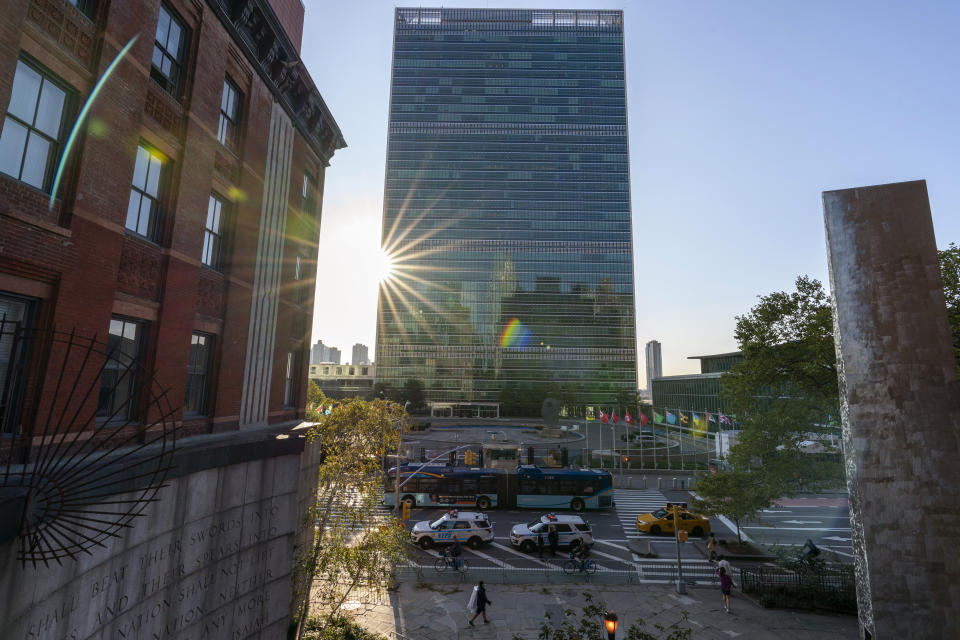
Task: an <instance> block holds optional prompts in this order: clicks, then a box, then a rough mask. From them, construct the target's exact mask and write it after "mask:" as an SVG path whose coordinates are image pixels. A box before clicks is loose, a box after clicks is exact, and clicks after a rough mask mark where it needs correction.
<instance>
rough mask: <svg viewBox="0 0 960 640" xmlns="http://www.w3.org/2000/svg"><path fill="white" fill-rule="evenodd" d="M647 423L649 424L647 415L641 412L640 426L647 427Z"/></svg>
mask: <svg viewBox="0 0 960 640" xmlns="http://www.w3.org/2000/svg"><path fill="white" fill-rule="evenodd" d="M647 422H649V420H648V419H647V414H645V413H644V412H643V411H641V412H640V426H641V427H645V426H647Z"/></svg>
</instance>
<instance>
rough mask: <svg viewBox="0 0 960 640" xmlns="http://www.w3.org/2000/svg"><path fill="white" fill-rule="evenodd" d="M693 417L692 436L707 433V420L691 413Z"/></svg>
mask: <svg viewBox="0 0 960 640" xmlns="http://www.w3.org/2000/svg"><path fill="white" fill-rule="evenodd" d="M690 415H692V416H693V434H694V435H696V436H703V435H704V434H705V433H706V432H707V419H706V418H701V417H700V416H698V415H697V414H696V413H693V412H691V414H690Z"/></svg>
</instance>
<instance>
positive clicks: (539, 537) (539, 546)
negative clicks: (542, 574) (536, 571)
mask: <svg viewBox="0 0 960 640" xmlns="http://www.w3.org/2000/svg"><path fill="white" fill-rule="evenodd" d="M537 551H538V552H539V553H540V559H541V560H543V534H542V533H540V532H539V531H537Z"/></svg>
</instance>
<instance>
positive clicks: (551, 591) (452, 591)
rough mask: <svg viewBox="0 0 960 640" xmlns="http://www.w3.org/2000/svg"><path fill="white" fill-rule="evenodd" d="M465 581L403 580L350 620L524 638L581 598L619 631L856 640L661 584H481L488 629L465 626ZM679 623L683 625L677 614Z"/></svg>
mask: <svg viewBox="0 0 960 640" xmlns="http://www.w3.org/2000/svg"><path fill="white" fill-rule="evenodd" d="M472 588H473V585H472V584H464V585H427V584H424V583H420V584H417V583H413V582H407V583H403V584H402V585H401V586H400V588H399V589H398V590H397V591H395V592H392V593H391V594H390V598H389V604H379V605H370V606H366V607H363V608H360V609H358V610H357V611H356V613H355V615H354V618H355V619H356V620H357V622H359V623H360V624H362V625H363V626H365V627H366V628H367V629H370V630H371V631H376V632H378V633H381V634H383V635H385V636H386V637H387V638H389V639H390V640H393V636H391V635H390V632H392V631H396V632H398V633H400V634H402V635H403V637H405V638H408V639H409V640H460V639H461V638H464V639H466V638H471V639H472V638H476V639H478V640H480V639H491V640H512V638H513V636H514V634H517V635H519V636H520V637H521V638H523V639H524V640H534V639H535V638H536V637H537V633H538V630H539V628H540V624H541V623H542V622H543V620H544V619H545V618H544V614H545V613H548V612H549V613H550V614H551V616H553V617H556V616H559V615H563V612H564V611H565V610H566V609H574V610H575V611H577V612H578V613H579V610H580V608H581V607H582V606H583V605H584V604H585V603H586V598H585V596H584V594H585V593H589V594H590V595H591V596H592V597H593V598H594V600H595V601H599V600H602V601H604V602H606V604H607V606H608V608H609V609H611V610H612V611H615V612H616V613H617V615H618V616H619V618H620V623H621V628H623V629H625V628H626V627H628V626H630V624H632V623H633V622H636V621H637V620H638V619H641V618H642V619H643V620H644V621H646V622H647V624H648V627H652V624H653V623H660V624H663V625H664V626H666V627H668V628H672V627H674V626H676V625H682V624H686V626H688V627H690V628H691V629H692V630H693V634H692V637H693V638H696V639H697V640H701V639H702V640H714V639H716V640H721V639H723V640H729V639H730V638H740V639H744V640H746V639H753V638H756V639H758V640H759V639H768V638H777V640H806V639H814V638H816V639H817V640H841V639H848V638H849V639H854V638H857V619H856V617H855V616H845V615H831V614H818V613H809V612H802V611H791V610H783V609H763V608H760V607H758V606H757V605H755V604H754V603H753V602H752V601H750V600H748V599H746V598H745V597H744V596H743V595H742V594H741V593H739V592H737V591H735V592H734V594H733V597H732V599H731V609H732V613H731V614H726V613H725V612H724V611H723V608H722V603H721V597H720V591H719V589H716V588H692V589H690V590H689V593H688V594H687V595H679V594H677V593H676V592H675V590H674V588H673V587H671V586H666V585H648V584H644V585H612V586H595V585H583V586H580V585H547V586H542V587H541V586H536V585H495V584H491V585H488V586H487V595H488V597H489V598H490V600H492V601H493V604H491V605H489V607H488V609H487V618H488V619H489V620H490V623H489V624H484V623H483V621H482V618H478V619H477V620H476V621H475V624H476V626H475V627H471V626H469V625H468V624H467V620H469V618H470V614H469V613H468V612H467V610H466V605H467V600H468V598H469V595H470V590H471V589H472ZM685 615H686V616H687V620H686V622H685V623H684V622H683V619H684V616H685Z"/></svg>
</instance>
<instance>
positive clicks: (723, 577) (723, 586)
mask: <svg viewBox="0 0 960 640" xmlns="http://www.w3.org/2000/svg"><path fill="white" fill-rule="evenodd" d="M717 574H719V576H720V593H721V594H723V610H724V611H726V612H727V613H730V589H731V588H732V587H733V578H732V577H731V576H730V573H729V572H728V571H727V570H726V569H725V568H724V567H720V568H719V569H717Z"/></svg>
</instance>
